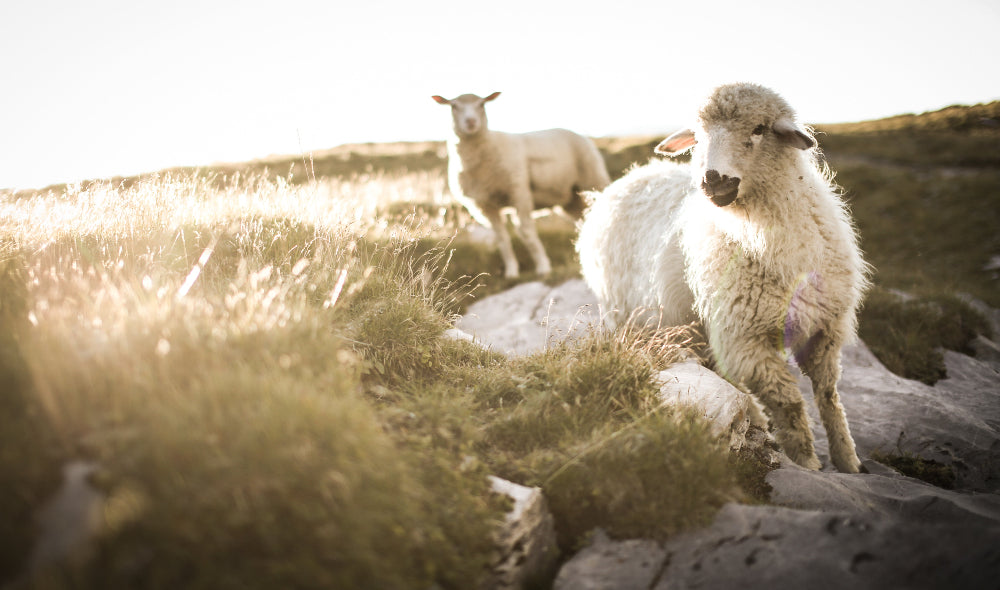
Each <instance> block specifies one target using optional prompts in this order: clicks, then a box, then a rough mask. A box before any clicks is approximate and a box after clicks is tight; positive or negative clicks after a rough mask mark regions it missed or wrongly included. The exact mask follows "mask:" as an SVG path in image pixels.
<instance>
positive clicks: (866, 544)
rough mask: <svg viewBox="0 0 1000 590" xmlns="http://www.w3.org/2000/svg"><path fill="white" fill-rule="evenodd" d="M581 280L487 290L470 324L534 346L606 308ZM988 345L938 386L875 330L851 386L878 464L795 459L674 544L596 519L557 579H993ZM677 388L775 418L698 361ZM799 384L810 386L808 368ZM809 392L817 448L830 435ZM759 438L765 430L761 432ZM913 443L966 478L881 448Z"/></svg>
mask: <svg viewBox="0 0 1000 590" xmlns="http://www.w3.org/2000/svg"><path fill="white" fill-rule="evenodd" d="M986 312H988V314H989V318H990V319H991V321H992V320H994V319H995V318H996V317H997V314H996V310H989V309H988V308H986ZM599 317H600V316H599V311H598V310H597V306H596V301H595V299H594V298H593V296H592V295H591V294H590V293H589V292H588V291H587V290H586V287H585V286H584V285H583V283H582V282H581V281H570V282H568V283H566V284H564V285H562V286H560V287H555V288H553V287H547V286H545V285H542V284H540V283H527V284H524V285H520V286H519V287H516V288H514V289H511V290H510V291H507V292H506V293H501V294H500V295H497V296H494V297H490V298H487V299H484V300H483V301H480V302H478V303H477V304H475V305H474V306H473V307H472V308H470V310H469V315H467V316H466V317H465V318H463V319H462V321H461V322H460V323H459V327H460V328H461V329H462V330H464V331H466V332H468V333H469V334H471V335H472V336H473V337H474V338H475V340H477V341H478V342H480V343H481V344H483V345H486V346H490V347H492V348H493V349H495V350H500V351H504V352H507V353H514V354H521V353H526V352H531V351H533V350H538V349H540V348H542V347H544V346H546V345H547V344H548V343H550V342H551V341H552V340H553V338H560V337H563V338H565V337H574V335H577V334H581V333H584V332H583V331H585V330H588V329H593V326H595V325H596V324H597V322H598V320H599ZM982 340H983V342H979V343H977V344H976V346H977V350H980V349H982V350H983V351H984V354H981V355H979V356H977V358H972V357H968V356H965V355H961V354H958V353H954V352H950V351H945V352H944V358H945V364H946V367H947V370H948V378H947V379H944V380H942V381H939V382H938V383H937V384H936V385H935V386H933V387H931V386H928V385H925V384H923V383H920V382H917V381H912V380H909V379H904V378H901V377H899V376H897V375H894V374H892V373H891V372H889V371H888V370H887V369H886V368H885V367H884V366H882V364H881V363H880V362H879V361H878V360H877V359H876V358H875V357H874V355H872V353H871V352H870V351H869V350H868V349H867V347H865V346H864V344H862V343H858V344H856V345H854V346H851V347H848V348H845V350H844V358H843V377H842V379H841V382H840V386H839V389H840V393H841V397H842V401H843V404H844V406H845V408H846V410H847V416H848V421H849V423H850V425H851V430H852V433H853V435H854V438H855V440H856V442H857V446H858V451H859V454H860V455H861V456H862V458H863V459H866V460H865V461H864V465H865V467H866V468H867V470H868V472H869V473H867V474H858V475H848V474H841V473H837V472H834V471H832V470H830V468H829V467H827V468H826V469H825V470H823V471H808V470H805V469H802V468H800V467H798V466H797V465H795V464H794V463H792V462H791V461H789V460H787V458H784V459H783V460H782V461H781V466H780V467H779V468H778V469H775V470H774V471H772V472H771V473H770V474H769V475H768V477H767V482H768V483H769V484H770V485H771V487H772V489H773V492H772V495H771V502H772V504H773V505H770V506H746V505H740V504H729V505H727V506H725V507H724V508H723V509H722V510H721V511H720V512H719V514H718V515H717V517H716V519H715V521H714V522H713V523H712V525H710V526H709V527H707V528H705V529H701V530H697V531H691V532H689V533H686V534H684V535H680V536H677V537H675V538H673V539H671V540H670V541H669V542H668V543H666V544H663V545H661V544H658V543H656V542H655V541H651V540H645V539H625V540H614V539H610V538H608V537H607V535H605V534H604V533H602V532H600V531H598V532H596V533H595V534H594V535H593V538H592V542H591V544H590V546H588V547H586V548H584V549H583V550H582V551H580V552H579V553H578V554H576V555H575V556H573V557H572V558H570V559H569V560H568V561H566V563H565V564H564V565H563V566H562V568H561V570H560V571H559V575H558V577H557V578H556V580H555V587H556V588H559V589H570V588H574V589H575V588H580V589H585V590H596V589H599V588H607V589H619V590H625V589H631V588H637V589H639V588H641V589H660V590H665V589H667V588H671V589H673V588H768V589H771V588H775V587H781V588H785V587H788V588H806V587H816V588H851V589H852V590H859V589H865V588H873V589H874V588H992V587H996V585H997V580H998V579H1000V372H998V370H1000V366H998V363H997V360H998V359H997V358H994V357H992V356H991V351H992V350H1000V348H998V347H997V346H996V344H995V343H994V342H993V341H992V340H988V339H985V338H983V339H982ZM660 380H661V382H662V383H663V386H662V390H661V397H663V399H664V402H665V403H687V404H693V405H695V407H697V408H698V409H699V411H701V412H702V413H703V414H704V416H705V417H706V418H707V419H708V420H709V421H710V422H711V423H712V424H713V427H714V428H715V429H716V430H717V431H718V432H719V434H720V435H721V436H728V437H729V442H730V446H731V447H732V448H739V447H741V446H743V445H747V444H755V442H754V440H753V438H752V437H750V439H749V440H748V437H747V435H746V433H747V432H751V433H752V432H760V430H759V429H756V428H754V426H755V425H757V424H759V420H761V419H762V417H761V416H760V414H759V408H758V407H757V406H756V403H755V402H753V400H752V399H750V398H749V397H748V396H746V395H744V394H743V393H742V392H740V391H739V390H737V389H736V388H734V387H732V386H731V385H729V384H728V383H727V382H725V380H723V379H722V378H721V377H718V376H717V375H715V374H714V373H712V372H711V371H709V370H708V369H705V368H704V367H701V366H699V365H697V364H696V363H694V362H688V363H682V364H679V365H675V366H674V367H671V368H670V369H669V370H668V371H664V372H663V373H661V375H660ZM800 386H801V387H802V389H803V393H804V394H805V395H806V397H807V398H809V397H811V396H810V395H809V393H810V392H811V385H810V383H809V381H808V379H805V378H801V379H800ZM807 405H808V406H810V412H811V418H812V421H813V432H814V435H815V437H816V447H817V453H818V454H819V455H820V458H821V459H822V460H823V461H824V464H826V465H829V456H828V450H827V449H828V447H827V441H826V434H825V432H824V431H823V428H822V427H821V426H819V421H818V416H817V413H816V412H815V408H813V407H811V406H812V405H813V404H807ZM756 444H759V443H756ZM876 451H880V452H883V453H893V454H900V453H902V454H910V455H913V456H919V457H922V458H924V459H932V460H935V461H939V462H941V463H944V464H947V465H950V466H952V467H953V468H954V470H955V472H956V481H955V489H954V490H945V489H941V488H938V487H934V486H931V485H929V484H926V483H924V482H922V481H918V480H915V479H912V478H909V477H905V476H903V475H901V474H899V473H897V472H895V471H894V470H892V469H890V468H889V467H886V466H884V465H882V464H880V463H878V462H876V461H873V460H871V459H870V457H871V455H872V453H873V452H876Z"/></svg>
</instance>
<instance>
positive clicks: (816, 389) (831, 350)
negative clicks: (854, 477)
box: [796, 332, 861, 473]
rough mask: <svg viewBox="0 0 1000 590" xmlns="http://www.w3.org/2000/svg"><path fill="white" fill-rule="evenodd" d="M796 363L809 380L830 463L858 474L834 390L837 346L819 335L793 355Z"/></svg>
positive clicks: (858, 462) (837, 372)
mask: <svg viewBox="0 0 1000 590" xmlns="http://www.w3.org/2000/svg"><path fill="white" fill-rule="evenodd" d="M796 360H798V362H799V366H800V367H802V370H803V371H805V374H806V375H807V376H808V377H809V379H810V380H811V381H812V385H813V394H814V395H815V396H816V406H817V407H818V408H819V416H820V419H821V420H822V421H823V428H825V429H826V436H827V438H828V439H829V441H830V460H831V461H833V465H834V466H835V467H836V468H837V470H839V471H842V472H844V473H858V471H859V470H860V468H861V460H860V459H858V453H857V451H856V450H855V448H854V438H853V437H852V436H851V430H850V428H849V427H848V425H847V415H846V414H845V413H844V406H843V405H841V403H840V393H839V392H838V391H837V382H838V381H839V380H840V343H839V342H836V341H834V340H833V339H832V338H830V337H828V336H827V335H826V334H825V333H822V332H821V333H819V334H817V335H816V336H814V337H813V338H811V339H810V341H809V345H808V346H807V350H805V351H801V352H799V353H798V354H796Z"/></svg>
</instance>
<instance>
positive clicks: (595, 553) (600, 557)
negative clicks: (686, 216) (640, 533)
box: [553, 529, 667, 590]
mask: <svg viewBox="0 0 1000 590" xmlns="http://www.w3.org/2000/svg"><path fill="white" fill-rule="evenodd" d="M666 557H667V551H666V549H664V548H663V547H661V546H660V544H659V543H657V542H656V541H650V540H645V539H631V540H628V541H612V540H611V539H609V538H608V536H607V535H606V534H605V533H604V531H602V530H601V529H597V530H596V531H595V532H594V535H593V537H592V538H591V541H590V545H589V546H587V548H585V549H584V550H583V551H580V552H579V553H577V554H576V556H575V557H574V558H573V559H572V561H570V562H569V563H567V564H566V565H564V566H563V567H562V569H560V570H559V576H558V577H557V578H556V581H555V585H554V586H553V588H554V590H648V589H649V588H651V587H652V585H653V583H654V582H655V581H656V580H657V579H658V578H659V577H660V575H661V574H662V573H663V568H664V566H665V565H666V563H665V559H666Z"/></svg>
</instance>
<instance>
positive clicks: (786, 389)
mask: <svg viewBox="0 0 1000 590" xmlns="http://www.w3.org/2000/svg"><path fill="white" fill-rule="evenodd" d="M712 346H713V348H714V349H716V350H718V348H717V347H716V344H714V343H713V345H712ZM749 350H750V351H757V352H758V354H746V353H747V352H748V351H747V350H743V351H740V352H742V353H743V355H744V356H743V357H742V358H733V359H726V358H724V355H723V358H720V359H719V360H720V363H719V364H720V367H719V368H720V369H721V370H722V371H723V375H724V376H726V377H727V378H729V379H730V380H731V381H733V382H735V383H743V385H744V386H745V387H747V388H749V390H750V392H751V393H753V394H754V395H755V396H756V397H757V399H758V400H760V402H761V403H762V404H764V408H765V409H766V410H767V413H768V416H769V417H770V419H771V423H772V424H773V425H774V430H775V433H774V437H775V440H777V442H778V444H779V445H780V446H781V449H782V450H783V451H785V454H787V455H788V457H789V458H791V460H792V461H795V462H796V463H797V464H799V465H801V466H802V467H805V468H806V469H814V470H815V469H819V468H820V467H821V466H822V464H821V463H820V461H819V457H817V456H816V449H815V447H814V446H813V435H812V430H811V429H810V428H809V418H808V416H807V415H806V409H805V403H804V401H803V399H802V392H801V391H799V387H798V383H797V382H796V380H795V378H794V377H792V373H791V371H790V370H789V367H788V362H787V361H786V360H785V358H784V357H783V356H782V355H781V354H779V353H778V352H775V351H771V350H769V345H768V344H767V343H762V342H757V343H753V344H750V345H749ZM734 352H735V351H734ZM751 357H752V358H751ZM726 360H729V361H730V362H729V363H727V362H726ZM733 369H735V370H733ZM727 373H731V375H727Z"/></svg>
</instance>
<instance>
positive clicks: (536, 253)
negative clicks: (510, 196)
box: [517, 201, 552, 275]
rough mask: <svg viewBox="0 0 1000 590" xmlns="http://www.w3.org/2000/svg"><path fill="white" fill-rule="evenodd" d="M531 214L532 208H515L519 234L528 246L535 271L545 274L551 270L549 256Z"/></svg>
mask: <svg viewBox="0 0 1000 590" xmlns="http://www.w3.org/2000/svg"><path fill="white" fill-rule="evenodd" d="M529 202H530V201H529ZM531 214H532V209H531V208H530V207H518V208H517V217H518V219H519V220H520V222H521V223H520V227H519V228H518V231H519V233H520V234H521V239H522V240H524V243H525V245H527V246H528V252H530V253H531V258H532V259H533V260H534V261H535V272H537V273H538V274H540V275H547V274H549V273H550V272H552V263H551V262H549V257H548V255H547V254H546V253H545V246H543V245H542V240H541V239H539V237H538V228H537V227H535V218H534V217H532V215H531Z"/></svg>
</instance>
